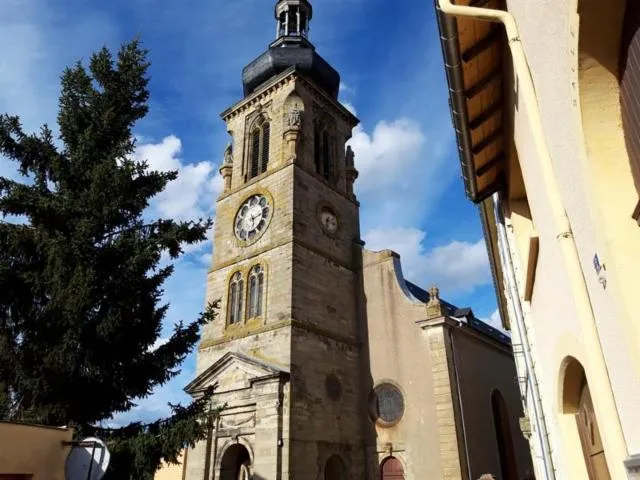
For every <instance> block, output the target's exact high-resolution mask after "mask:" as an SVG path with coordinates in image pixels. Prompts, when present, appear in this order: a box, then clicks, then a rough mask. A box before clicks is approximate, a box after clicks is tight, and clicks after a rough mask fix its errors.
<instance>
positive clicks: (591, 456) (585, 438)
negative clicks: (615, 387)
mask: <svg viewBox="0 0 640 480" xmlns="http://www.w3.org/2000/svg"><path fill="white" fill-rule="evenodd" d="M576 421H577V422H578V431H579V432H580V442H581V443H582V453H583V454H584V460H585V462H586V464H587V470H588V472H589V480H611V475H610V474H609V468H608V467H607V459H606V458H605V455H604V446H603V445H602V438H601V437H600V429H599V428H598V420H597V418H596V415H595V412H594V410H593V402H592V400H591V392H590V391H589V386H588V385H585V386H584V387H583V389H582V394H581V395H580V408H579V409H578V413H577V414H576Z"/></svg>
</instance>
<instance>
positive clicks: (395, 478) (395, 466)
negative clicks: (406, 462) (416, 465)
mask: <svg viewBox="0 0 640 480" xmlns="http://www.w3.org/2000/svg"><path fill="white" fill-rule="evenodd" d="M381 470H382V472H381V473H382V475H381V477H382V480H404V469H403V468H402V464H401V463H400V460H398V459H397V458H395V457H389V458H387V459H386V460H385V461H384V462H383V463H382V468H381Z"/></svg>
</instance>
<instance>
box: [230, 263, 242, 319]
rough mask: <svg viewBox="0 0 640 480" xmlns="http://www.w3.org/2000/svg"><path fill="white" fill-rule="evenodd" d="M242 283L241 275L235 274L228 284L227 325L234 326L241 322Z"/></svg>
mask: <svg viewBox="0 0 640 480" xmlns="http://www.w3.org/2000/svg"><path fill="white" fill-rule="evenodd" d="M243 291H244V281H243V280H242V274H241V273H240V272H236V273H234V274H233V276H232V277H231V281H230V282H229V305H228V308H227V312H228V318H229V325H234V324H236V323H239V322H241V321H242V304H243Z"/></svg>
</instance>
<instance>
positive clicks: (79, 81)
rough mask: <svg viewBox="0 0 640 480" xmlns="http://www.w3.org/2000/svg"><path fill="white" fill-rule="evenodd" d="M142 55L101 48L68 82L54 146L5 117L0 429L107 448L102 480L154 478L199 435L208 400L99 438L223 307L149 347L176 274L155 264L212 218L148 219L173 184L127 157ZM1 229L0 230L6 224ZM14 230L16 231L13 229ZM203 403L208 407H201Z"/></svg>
mask: <svg viewBox="0 0 640 480" xmlns="http://www.w3.org/2000/svg"><path fill="white" fill-rule="evenodd" d="M148 67H149V63H148V61H147V52H146V51H145V50H144V49H142V48H141V46H140V44H139V42H138V41H133V42H131V43H128V44H125V45H124V46H123V47H122V48H121V49H120V50H119V52H118V54H117V56H116V57H115V58H114V56H113V55H112V54H111V52H110V51H109V50H108V49H106V48H104V49H102V50H101V51H99V52H97V53H95V54H94V55H92V57H91V59H90V62H89V65H88V68H85V67H84V66H83V65H82V64H81V63H77V64H76V65H75V66H74V67H73V68H68V69H66V70H65V71H64V73H63V75H62V88H61V95H60V103H59V107H60V108H59V114H58V125H59V129H60V137H59V142H57V143H56V141H55V139H54V135H53V133H52V131H51V130H50V129H49V128H48V127H47V126H44V127H42V129H41V130H40V132H39V134H26V133H24V132H23V129H22V126H21V124H20V120H19V118H18V117H15V116H9V115H2V116H0V154H1V155H3V156H5V157H7V158H9V159H10V160H12V161H14V162H15V163H16V165H17V167H18V171H19V172H20V174H21V175H22V178H23V180H24V181H23V182H20V181H14V180H11V179H8V178H3V177H0V213H1V214H2V215H1V216H0V418H3V419H5V420H20V421H26V422H35V423H42V424H47V425H71V426H75V427H76V428H78V431H79V434H87V433H93V434H97V435H99V436H101V437H103V438H106V439H107V440H108V441H109V443H110V445H111V448H112V450H113V452H114V456H113V468H112V469H111V471H110V472H109V477H110V478H117V479H129V478H134V479H147V478H149V479H150V478H152V477H153V472H154V471H155V470H156V468H157V466H158V464H159V462H160V459H161V458H166V459H168V460H175V458H176V457H177V454H178V452H179V451H180V449H181V448H183V447H184V446H185V445H187V444H193V442H195V441H196V440H198V439H200V438H202V437H203V435H204V433H205V432H204V430H205V429H206V426H205V425H206V422H204V423H202V422H199V421H198V420H199V419H201V416H202V415H203V414H204V413H206V411H207V408H208V407H207V405H208V399H207V398H203V399H202V400H200V401H196V402H194V403H193V404H192V405H190V406H188V407H184V408H183V407H179V406H178V407H175V406H174V407H173V416H172V417H171V418H168V419H166V420H162V421H158V422H155V423H153V424H150V425H141V424H133V425H129V426H127V427H125V428H122V429H116V430H104V429H97V428H95V427H92V426H95V425H99V424H100V422H102V421H104V420H107V419H109V418H111V417H112V416H113V415H114V414H116V413H119V412H124V411H127V410H129V409H130V408H132V407H133V406H134V405H135V402H136V401H138V400H139V399H142V398H144V397H146V396H148V395H149V394H150V393H151V391H152V390H153V389H154V387H157V386H159V385H162V384H164V383H166V382H167V381H168V380H170V379H171V378H173V377H174V376H175V375H177V373H178V372H179V365H180V364H181V362H182V361H183V360H184V359H185V357H186V356H187V354H188V353H189V352H190V351H191V350H192V349H193V347H194V345H195V344H196V342H197V341H198V338H199V329H200V327H201V326H202V325H204V324H205V323H206V322H209V321H210V320H212V319H213V318H214V316H215V315H216V309H217V304H212V305H209V308H207V310H206V311H205V312H204V313H202V314H201V316H200V317H199V318H198V319H197V320H195V321H193V322H192V323H188V324H186V325H185V324H183V323H180V324H178V325H177V326H176V327H175V329H174V331H173V333H172V336H171V337H170V339H169V341H168V342H167V343H165V344H164V345H162V346H160V347H159V348H157V349H152V348H151V347H152V345H154V342H155V341H156V340H157V339H158V338H159V335H160V333H161V328H162V322H163V319H164V318H165V315H166V312H167V308H168V305H164V304H161V295H162V285H163V283H164V281H165V280H166V279H167V277H169V276H170V275H171V273H172V271H173V268H172V266H165V267H161V266H160V256H161V254H162V253H163V252H168V254H169V255H170V257H171V258H172V259H176V258H177V257H179V256H180V255H181V254H182V249H181V245H185V244H187V245H188V244H193V243H196V242H200V241H202V240H204V239H205V238H206V232H207V230H208V229H209V227H210V226H211V220H208V219H200V220H198V221H193V222H176V221H173V220H171V219H154V220H151V221H150V220H148V219H147V220H145V216H144V215H143V213H144V212H145V210H146V209H147V207H148V206H149V202H150V200H151V199H152V198H153V197H154V196H155V195H157V194H158V193H160V192H162V191H163V190H164V188H165V187H166V185H167V183H168V182H170V181H172V180H174V179H175V178H176V177H177V172H168V173H167V172H157V171H151V170H150V168H149V166H148V164H147V163H146V162H145V161H138V160H136V159H135V158H134V157H133V155H132V154H133V152H134V149H135V139H134V137H133V135H132V128H133V127H134V125H135V124H136V122H137V121H139V120H140V119H142V118H143V117H144V116H145V115H146V114H147V111H148V100H149V91H148V77H147V70H148ZM3 217H4V220H2V218H3ZM12 218H18V221H14V222H12V221H9V220H7V219H12ZM205 397H206V396H205Z"/></svg>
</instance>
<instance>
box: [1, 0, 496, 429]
mask: <svg viewBox="0 0 640 480" xmlns="http://www.w3.org/2000/svg"><path fill="white" fill-rule="evenodd" d="M274 4H275V0H233V1H223V0H182V1H177V0H111V1H108V2H106V1H94V2H87V1H86V0H65V1H64V2H62V1H57V0H2V1H0V44H1V45H11V47H10V48H6V49H3V52H2V53H1V54H0V112H7V113H12V114H19V115H21V117H22V120H23V123H24V125H25V127H26V128H27V129H30V130H34V129H37V128H38V127H39V125H40V124H42V123H49V124H50V125H52V126H53V125H54V124H55V117H56V113H57V95H58V88H59V82H58V80H59V75H60V73H61V71H62V69H63V68H64V67H65V66H66V65H69V64H71V63H73V62H75V61H76V60H78V59H84V60H86V59H87V58H88V56H89V55H90V53H91V52H92V51H95V50H97V49H98V48H100V47H101V46H103V45H107V46H108V47H110V48H112V49H115V48H117V47H118V46H119V45H120V44H121V43H122V42H124V41H126V40H129V39H131V38H133V37H134V36H136V35H140V36H141V39H142V41H143V42H144V45H145V47H147V48H149V49H150V59H151V62H152V66H151V71H150V73H151V111H150V114H149V115H148V117H147V118H146V119H145V120H144V121H142V122H141V123H140V124H139V126H138V128H137V130H136V135H138V137H139V139H140V142H139V149H138V152H137V154H138V155H140V156H141V157H144V158H146V159H148V160H149V162H150V163H151V165H152V166H154V167H156V168H166V169H178V170H180V178H179V179H178V180H177V181H176V182H174V184H172V185H171V186H170V187H169V188H168V189H167V191H166V192H165V193H163V194H162V195H161V196H160V197H159V198H158V199H156V201H155V202H154V205H153V207H152V208H151V211H150V212H149V213H150V214H157V215H163V216H167V215H171V216H173V217H177V218H181V219H187V218H195V217H198V216H200V215H214V214H215V199H216V196H217V194H218V192H219V191H220V187H221V182H220V179H219V176H218V174H217V169H218V165H219V164H220V161H221V159H222V154H223V150H224V146H225V144H226V142H227V133H226V130H225V126H224V123H223V122H222V121H221V120H220V118H219V113H220V112H222V111H223V110H225V109H226V108H227V107H229V106H231V105H232V104H234V103H235V102H236V101H238V100H239V99H240V98H241V97H242V84H241V70H242V67H243V66H244V65H246V64H247V63H249V62H250V61H251V60H252V59H254V58H255V57H256V56H258V55H259V54H260V53H262V52H263V51H264V50H265V48H266V47H267V45H268V43H270V42H271V41H272V40H273V39H274V35H275V23H274V22H275V20H274V19H273V6H274ZM313 4H314V18H313V21H312V24H311V40H312V42H313V43H314V44H315V45H316V47H317V49H318V51H319V53H320V54H321V55H322V56H323V57H324V58H325V59H326V60H328V61H329V62H330V63H331V64H332V65H333V66H334V67H335V68H336V69H337V70H338V71H339V72H340V74H341V77H342V88H341V94H340V98H341V101H342V102H343V103H345V105H347V106H348V108H350V109H352V110H353V111H355V112H356V113H357V115H358V117H359V118H360V119H361V121H362V123H361V125H360V126H359V127H357V128H356V130H355V131H354V137H353V139H352V141H351V144H352V146H353V149H354V151H355V154H356V167H357V168H358V169H359V170H360V174H361V175H360V178H359V180H358V181H357V185H356V192H357V194H358V198H359V200H360V201H361V204H362V206H361V220H362V233H363V237H364V240H365V241H366V242H367V246H368V247H369V248H373V249H382V248H391V249H393V250H396V251H397V252H399V253H400V254H401V255H402V262H403V269H404V272H405V276H407V278H409V279H410V280H412V281H414V282H415V283H418V284H419V285H421V286H423V287H428V286H429V285H431V284H432V283H437V284H438V285H439V286H440V289H441V294H442V296H443V297H444V298H446V299H447V300H449V301H451V302H453V303H456V304H458V305H460V306H471V307H472V308H473V310H474V311H475V313H476V315H477V316H479V317H481V318H486V319H489V320H490V321H492V322H497V318H496V314H495V310H496V305H495V298H494V293H493V287H492V286H491V276H490V272H489V266H488V260H487V255H486V251H485V246H484V241H483V240H482V231H481V227H480V223H479V218H478V214H477V209H476V207H475V206H473V205H472V204H471V203H470V202H468V201H467V200H466V199H465V197H464V189H463V185H462V181H461V179H460V168H459V164H458V158H457V156H456V150H455V140H454V136H453V131H452V128H451V121H450V116H449V112H448V105H447V90H446V83H445V77H444V71H443V68H442V56H441V52H440V46H439V42H438V34H437V27H436V23H435V16H434V12H433V3H432V2H431V1H429V0H426V1H425V0H402V1H397V2H389V1H388V0H315V1H314V2H313ZM0 175H11V176H13V175H15V171H14V169H13V166H12V165H11V164H9V162H8V161H6V160H5V159H2V158H0ZM211 248H212V247H211V244H210V243H204V244H201V245H199V246H197V247H196V248H190V250H189V251H188V253H187V255H185V257H183V258H182V259H181V260H180V261H179V262H178V263H177V264H176V270H175V274H174V275H173V277H172V278H171V279H170V280H169V281H168V282H167V284H166V288H165V298H166V301H168V302H170V303H171V308H170V310H169V314H168V317H167V325H166V329H165V332H164V333H165V334H166V333H168V332H169V331H170V329H171V327H172V325H173V324H174V323H175V322H176V321H178V320H180V319H184V320H185V321H190V320H192V319H194V318H195V317H196V316H197V314H198V312H199V311H200V310H201V309H202V307H203V303H204V287H205V276H206V270H207V266H208V261H209V259H210V254H211ZM193 370H194V358H193V356H192V357H190V358H189V359H188V360H187V361H186V362H185V365H184V368H183V371H182V373H181V374H180V375H179V376H178V377H177V378H176V379H175V380H173V381H172V382H170V383H169V384H167V385H165V386H163V387H162V388H160V389H159V390H158V391H157V392H155V394H154V395H153V396H152V397H151V398H150V399H147V400H145V401H144V402H142V403H141V404H140V405H139V407H137V408H136V409H134V411H132V412H129V413H127V414H125V415H123V416H121V417H120V420H121V421H125V420H128V419H143V420H149V419H153V418H155V417H157V416H158V415H162V414H164V413H166V411H167V409H166V403H167V401H172V402H174V403H175V402H177V401H185V400H186V397H185V396H184V394H183V393H182V387H183V386H184V385H185V384H186V383H187V382H188V381H189V380H190V379H191V378H192V375H193Z"/></svg>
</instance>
